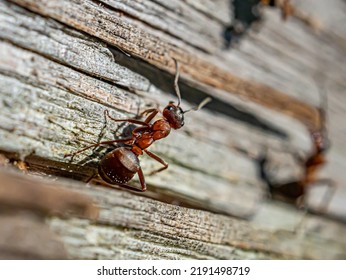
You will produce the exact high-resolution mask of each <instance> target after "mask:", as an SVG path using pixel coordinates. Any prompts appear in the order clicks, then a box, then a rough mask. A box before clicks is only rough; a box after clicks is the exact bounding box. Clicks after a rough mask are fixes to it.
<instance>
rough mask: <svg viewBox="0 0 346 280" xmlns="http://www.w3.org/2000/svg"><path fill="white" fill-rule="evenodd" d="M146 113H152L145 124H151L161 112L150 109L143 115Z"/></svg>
mask: <svg viewBox="0 0 346 280" xmlns="http://www.w3.org/2000/svg"><path fill="white" fill-rule="evenodd" d="M146 112H148V113H151V114H150V115H149V116H148V117H147V118H146V119H145V121H144V122H145V123H147V124H149V123H150V121H151V120H152V119H153V118H154V117H155V116H156V115H157V113H158V112H159V110H158V109H149V110H146V111H144V112H143V113H146ZM143 113H142V114H143Z"/></svg>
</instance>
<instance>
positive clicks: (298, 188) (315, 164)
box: [262, 108, 335, 207]
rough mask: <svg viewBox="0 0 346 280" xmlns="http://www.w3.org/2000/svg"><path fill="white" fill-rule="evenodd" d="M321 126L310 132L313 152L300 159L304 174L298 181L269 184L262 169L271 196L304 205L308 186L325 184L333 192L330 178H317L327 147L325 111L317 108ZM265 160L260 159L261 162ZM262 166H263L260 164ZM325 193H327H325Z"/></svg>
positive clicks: (326, 200)
mask: <svg viewBox="0 0 346 280" xmlns="http://www.w3.org/2000/svg"><path fill="white" fill-rule="evenodd" d="M319 112H320V121H321V127H320V130H319V131H314V132H311V139H312V142H313V145H314V148H315V151H314V153H313V154H312V155H311V156H310V157H308V158H307V159H306V160H304V159H300V160H301V162H302V164H303V166H304V176H303V177H302V178H301V180H299V181H294V182H289V183H286V184H281V185H273V184H270V180H268V178H266V174H264V172H263V170H262V175H264V176H262V178H264V179H265V181H266V182H267V183H268V185H269V190H270V193H271V195H272V196H273V197H276V198H280V199H283V200H285V201H287V202H290V203H294V204H298V206H302V207H304V206H305V195H306V193H307V189H308V187H310V186H312V185H316V184H318V183H319V184H321V183H324V184H327V186H329V187H332V189H331V190H332V191H333V192H334V187H335V183H334V181H333V180H331V179H317V172H318V170H319V169H320V168H321V167H322V166H323V165H324V164H325V163H326V158H325V153H326V151H327V149H328V146H329V145H328V140H327V136H326V134H327V133H326V128H325V112H324V110H323V109H322V108H320V109H319ZM264 162H265V160H264V159H262V164H263V163H264ZM262 168H263V166H262ZM326 194H327V193H326ZM331 197H332V196H331V194H330V193H328V196H326V197H325V199H324V200H323V204H324V205H323V207H326V206H327V204H328V203H329V201H330V199H331Z"/></svg>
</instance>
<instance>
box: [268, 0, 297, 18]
mask: <svg viewBox="0 0 346 280" xmlns="http://www.w3.org/2000/svg"><path fill="white" fill-rule="evenodd" d="M261 4H262V5H264V6H272V7H275V6H276V7H279V8H280V10H281V18H282V19H283V20H284V21H286V20H287V18H288V17H289V16H291V15H293V14H294V12H295V10H294V6H293V5H292V4H291V3H290V0H281V1H278V0H261Z"/></svg>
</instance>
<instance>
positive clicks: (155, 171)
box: [144, 150, 168, 175]
mask: <svg viewBox="0 0 346 280" xmlns="http://www.w3.org/2000/svg"><path fill="white" fill-rule="evenodd" d="M144 152H146V154H147V155H148V156H150V157H151V158H153V159H155V160H157V161H158V162H159V163H161V164H162V165H163V167H161V168H160V169H158V170H154V171H152V172H151V173H150V174H149V175H153V174H155V173H158V172H161V171H162V170H165V169H167V168H168V163H167V162H165V161H164V160H163V159H162V158H160V157H159V156H158V155H155V154H154V153H152V152H149V151H148V150H144Z"/></svg>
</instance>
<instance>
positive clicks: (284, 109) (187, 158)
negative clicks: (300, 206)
mask: <svg viewBox="0 0 346 280" xmlns="http://www.w3.org/2000/svg"><path fill="white" fill-rule="evenodd" d="M217 2H218V6H215V5H216V3H214V1H203V3H204V5H201V3H198V1H189V0H186V1H178V0H175V1H169V3H168V1H144V2H139V1H79V0H73V1H53V0H45V1H44V0H40V1H30V0H11V1H1V2H0V30H1V32H0V54H1V55H0V93H1V94H0V104H1V105H0V106H1V113H0V150H1V151H2V153H3V154H4V155H5V156H6V158H9V159H10V162H12V163H13V161H18V160H24V161H25V162H26V165H27V168H28V172H29V174H33V173H35V174H40V176H42V177H45V176H43V174H46V176H47V175H50V176H54V178H59V177H68V178H72V179H75V180H79V181H80V180H84V181H85V180H87V179H88V178H89V177H90V176H91V175H92V174H93V173H94V172H95V171H96V167H97V162H98V160H99V159H100V158H101V157H102V155H103V154H104V153H105V152H106V150H107V147H105V148H97V149H96V150H90V151H88V152H85V153H83V154H80V155H78V156H76V157H75V158H74V160H73V161H72V162H71V161H70V160H69V159H67V158H64V154H66V153H69V152H73V151H76V150H78V149H81V148H83V147H85V146H86V145H88V144H89V143H94V142H98V141H100V139H103V140H106V139H108V140H111V139H114V137H123V136H124V135H125V134H126V132H128V130H129V127H126V125H125V124H121V125H119V126H117V125H116V124H115V123H112V122H110V121H109V120H108V121H107V122H106V120H105V119H104V110H105V109H108V110H109V111H110V114H111V115H112V116H113V117H115V118H125V117H135V116H136V115H137V114H138V113H139V112H141V111H143V110H145V109H147V108H151V107H156V106H158V105H159V106H160V107H161V108H162V107H163V106H165V105H166V104H167V102H168V101H170V100H176V97H175V96H174V95H172V94H173V79H174V63H173V58H175V59H177V60H178V61H179V62H180V64H181V78H180V80H179V85H180V89H181V92H182V97H183V103H182V107H183V108H184V109H186V108H189V107H191V106H193V104H196V103H198V102H199V101H200V100H202V99H203V98H204V97H205V96H211V97H212V98H213V102H212V103H210V104H208V105H207V106H206V108H203V109H202V110H201V111H198V112H191V113H188V114H186V124H185V126H184V128H183V129H181V130H179V131H172V133H171V134H170V135H169V137H168V138H167V139H164V140H162V141H160V142H158V143H155V144H154V145H153V146H152V147H151V149H150V150H151V151H153V152H155V153H157V154H159V155H160V156H162V157H163V158H164V159H165V160H166V161H167V162H168V163H169V169H168V170H166V171H164V172H162V173H159V174H156V175H155V176H146V180H147V183H148V185H149V186H148V191H147V192H146V193H144V194H141V195H137V194H136V195H135V194H131V193H129V192H126V191H123V190H120V189H118V188H117V187H116V186H115V187H113V189H108V188H101V187H97V188H93V187H90V186H85V185H82V184H78V183H76V182H74V183H72V182H68V183H61V184H63V185H64V184H67V185H65V187H67V188H77V189H78V191H80V192H84V193H88V195H89V196H90V197H92V198H95V199H97V201H98V205H99V206H100V207H101V208H102V209H105V210H104V211H103V212H102V211H101V215H100V218H99V219H98V222H97V223H96V224H93V223H90V222H88V221H87V220H82V219H76V218H71V219H67V220H66V219H61V218H58V217H53V218H51V219H49V222H48V226H49V228H50V230H53V231H54V232H55V233H56V234H57V235H58V236H60V238H62V240H63V242H64V244H65V246H66V249H67V252H68V257H69V258H88V259H90V258H136V259H137V258H202V259H203V258H316V259H318V258H345V250H344V249H345V247H344V246H345V243H344V241H345V240H343V238H339V236H343V234H344V233H345V227H344V224H343V223H342V222H340V220H345V219H346V206H345V203H344V201H345V199H346V188H345V184H344V182H345V178H344V176H343V170H344V169H345V168H346V166H345V165H346V164H345V161H344V159H345V156H346V151H345V148H344V145H343V142H344V141H343V139H345V129H344V128H343V126H344V124H343V123H344V122H343V118H344V108H343V106H344V105H343V104H345V103H344V102H343V98H344V96H343V94H342V93H343V92H344V90H345V88H346V84H345V81H344V79H343V73H345V69H344V68H345V66H344V65H345V63H344V62H345V45H344V38H345V37H343V36H344V34H343V33H342V32H341V31H339V29H336V31H335V32H334V28H333V26H334V25H333V22H332V20H331V19H330V17H331V14H333V11H334V10H335V9H336V8H337V7H339V6H340V5H344V3H343V4H342V1H333V3H334V4H333V3H331V4H328V7H327V8H326V10H328V11H329V13H330V16H328V17H327V18H328V21H326V22H325V24H324V21H323V20H324V16H321V15H320V13H321V9H320V8H319V9H316V11H315V12H314V10H313V9H310V10H309V11H307V10H306V8H305V7H304V6H298V5H297V7H298V8H299V9H301V11H302V12H305V13H307V14H308V16H311V17H312V18H314V19H320V20H321V24H320V25H319V26H320V27H319V29H318V31H316V29H313V28H312V27H311V26H308V25H306V23H304V22H303V21H302V20H301V19H299V18H296V17H291V18H289V20H288V21H285V22H284V21H282V19H281V18H280V13H279V11H278V10H277V9H271V8H267V9H264V10H263V13H264V14H263V20H262V22H261V23H260V25H259V27H258V28H257V29H256V30H255V29H251V30H249V31H248V32H247V34H246V35H245V36H244V37H243V38H242V40H241V42H240V44H239V45H238V46H236V47H232V48H231V49H228V50H226V49H224V46H223V44H224V42H223V38H222V36H221V35H220V34H221V33H222V31H223V30H224V29H225V28H226V27H227V26H229V25H230V24H232V22H233V20H234V19H233V16H232V9H230V11H228V12H225V9H226V8H224V9H222V11H220V12H219V11H217V8H216V7H226V6H227V5H228V1H223V0H218V1H217ZM293 2H294V1H293ZM319 2H321V1H319ZM321 3H322V2H321ZM319 5H323V4H319ZM325 5H327V4H325ZM207 7H208V8H207ZM230 8H231V7H230ZM335 12H336V11H335ZM310 13H311V15H310ZM192 19H193V20H192ZM319 88H325V90H326V92H327V94H328V111H327V115H328V132H329V135H330V138H331V143H332V146H331V150H330V153H329V154H328V161H329V163H328V164H327V165H326V166H325V168H323V170H322V172H321V175H320V176H321V177H331V178H333V179H335V181H336V182H337V185H338V189H337V193H336V195H335V196H334V197H333V200H332V203H331V205H330V208H329V210H328V212H327V214H328V216H329V218H322V217H318V216H308V217H307V218H306V222H305V223H304V234H303V237H302V236H300V235H297V233H294V232H292V230H293V229H295V228H296V227H297V225H298V224H299V223H300V221H301V219H302V215H303V213H302V212H299V211H297V210H296V209H295V208H294V207H290V206H287V205H285V204H281V203H279V202H275V201H270V200H268V199H267V189H266V185H265V183H264V182H263V181H262V180H261V178H260V177H259V174H258V162H257V161H256V157H257V156H258V155H259V154H260V153H261V152H262V151H263V150H266V151H267V153H268V158H269V161H270V166H272V167H273V170H274V172H272V174H271V175H272V177H273V181H276V182H285V181H287V180H291V179H297V178H299V176H301V174H302V168H301V166H300V165H299V164H297V162H296V160H295V154H302V155H303V156H305V157H306V156H307V155H308V154H309V153H311V151H312V146H311V140H310V136H309V134H308V129H312V128H315V127H317V126H318V119H319V118H318V114H317V110H316V108H315V107H316V106H319V105H320V94H319ZM141 165H142V166H143V169H144V171H145V174H148V173H149V172H150V170H152V169H154V168H156V167H157V166H158V165H157V164H156V163H155V162H153V161H152V160H150V159H148V158H146V157H145V156H143V157H141ZM59 182H60V181H59ZM136 182H137V179H135V180H134V182H133V183H136ZM93 183H97V184H102V185H106V184H105V183H104V182H102V181H100V180H94V181H93ZM59 184H60V183H58V185H59ZM137 184H138V183H137ZM82 186H83V187H82ZM320 189H322V188H316V189H314V190H312V191H311V195H310V199H309V206H310V208H312V209H314V208H315V209H317V208H318V207H319V201H320V197H321V196H322V193H321V190H320ZM322 191H323V190H322ZM113 199H114V200H113ZM152 199H154V200H152ZM124 201H126V203H127V205H130V206H128V208H129V209H127V208H126V207H125V206H126V204H122V203H125V202H124ZM159 201H161V202H159ZM174 205H175V206H174ZM16 207H17V206H16ZM184 207H188V208H184ZM123 208H124V209H123ZM193 208H194V209H195V210H193ZM107 209H110V210H107ZM157 209H161V210H157ZM202 210H203V211H202ZM170 212H172V213H173V214H172V216H171V215H169V214H168V216H165V215H166V214H165V213H170ZM212 213H214V214H212ZM219 214H223V215H225V216H220V215H219ZM231 216H233V217H236V218H231ZM126 217H129V218H128V219H127V218H126ZM177 217H179V218H181V219H182V223H181V224H178V223H177V222H175V221H176V219H177ZM190 217H193V219H194V221H195V222H194V223H193V227H192V226H191V225H190V226H191V229H188V230H187V229H185V228H188V226H187V224H189V219H190ZM331 217H332V218H333V219H335V218H337V219H338V220H339V221H333V220H332V219H331ZM125 218H126V219H125ZM124 219H125V220H124ZM157 219H158V220H157ZM193 219H192V220H193ZM220 219H221V220H220ZM240 219H248V222H245V223H244V222H243V221H241V220H240ZM19 220H20V219H19ZM147 220H149V221H152V223H149V224H148V225H146V224H145V222H144V221H147ZM209 220H210V221H209ZM165 221H166V222H165ZM198 221H204V222H205V224H203V227H202V224H201V223H199V222H198ZM184 223H186V225H185V226H184ZM243 225H244V227H245V228H246V230H245V232H244V235H243V233H240V234H239V235H237V234H235V235H232V234H233V232H234V231H235V232H237V230H236V228H237V227H238V226H240V227H243ZM233 229H234V231H233ZM209 231H210V234H211V233H216V235H217V236H215V237H214V236H212V237H211V236H209V237H208V232H209ZM241 231H242V230H241ZM195 232H196V235H193V233H195ZM335 232H338V233H339V234H338V235H336V234H335ZM175 234H178V236H179V239H178V240H176V239H174V235H175ZM219 234H220V236H222V238H221V237H220V236H219ZM262 234H263V237H261V236H262ZM218 236H219V237H218ZM257 236H260V237H258V238H259V239H257ZM247 238H248V239H247ZM282 239H284V240H285V242H283V244H282V245H281V244H280V242H281V240H282ZM114 240H116V241H115V242H114ZM155 240H159V241H157V242H158V243H155V242H154V241H155ZM279 240H280V242H279ZM319 242H321V244H323V245H321V248H323V250H327V249H326V248H328V250H329V251H327V252H328V253H326V255H323V254H322V251H323V250H322V249H321V250H320V251H319V247H318V245H317V244H318V243H319ZM269 243H270V244H271V245H270V246H269V245H268V248H267V245H266V244H269ZM184 244H185V245H184ZM185 246H187V248H186V247H185ZM199 246H200V247H199ZM81 248H82V249H81ZM247 248H250V249H247ZM284 248H285V249H284ZM287 248H290V249H289V250H287ZM307 248H310V249H311V250H310V249H307Z"/></svg>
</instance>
